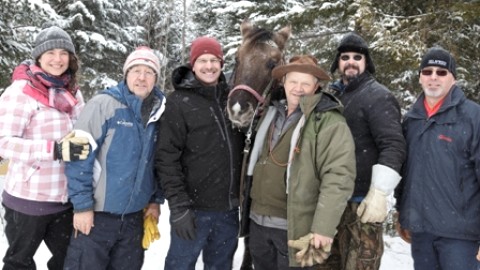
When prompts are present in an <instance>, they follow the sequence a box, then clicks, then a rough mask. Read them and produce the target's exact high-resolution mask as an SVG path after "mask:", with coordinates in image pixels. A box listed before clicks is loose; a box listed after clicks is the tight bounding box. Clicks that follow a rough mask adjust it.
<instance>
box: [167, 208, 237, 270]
mask: <svg viewBox="0 0 480 270" xmlns="http://www.w3.org/2000/svg"><path fill="white" fill-rule="evenodd" d="M238 218H239V217H238V209H235V210H231V211H228V212H208V211H198V210H195V225H196V229H197V238H196V239H195V240H192V241H189V240H184V239H182V238H180V237H178V236H177V234H176V233H175V231H173V230H172V231H171V232H170V237H171V241H170V248H169V249H168V253H167V258H166V259H165V270H195V263H196V262H197V259H198V256H199V255H200V252H201V251H203V256H202V258H203V264H204V269H205V270H224V269H232V262H233V255H234V254H235V250H236V249H237V244H238V239H237V235H238V229H239V221H238Z"/></svg>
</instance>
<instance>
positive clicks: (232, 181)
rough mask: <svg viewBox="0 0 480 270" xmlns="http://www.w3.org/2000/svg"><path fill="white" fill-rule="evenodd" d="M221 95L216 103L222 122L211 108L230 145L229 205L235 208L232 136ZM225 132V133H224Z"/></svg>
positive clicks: (230, 207) (228, 145)
mask: <svg viewBox="0 0 480 270" xmlns="http://www.w3.org/2000/svg"><path fill="white" fill-rule="evenodd" d="M216 89H217V90H218V87H216ZM220 96H221V94H219V96H218V97H217V98H216V101H217V102H216V103H217V107H218V111H219V112H220V117H221V120H222V123H220V121H219V119H218V118H217V115H216V114H215V111H214V109H213V108H212V107H210V109H211V110H212V112H213V115H214V116H215V121H216V122H217V123H218V125H219V128H220V131H221V132H222V135H223V136H224V137H223V139H224V140H225V141H226V142H227V147H228V156H229V163H230V181H229V188H228V190H229V195H228V206H229V210H231V209H233V203H232V197H231V195H230V194H233V193H232V189H233V183H234V182H235V179H234V174H233V170H234V169H233V146H232V142H231V140H230V137H229V136H228V132H227V128H228V126H227V121H226V120H225V115H224V114H223V113H221V112H222V111H223V110H222V106H221V104H222V102H221V99H220ZM221 124H223V126H224V128H225V129H222V127H221V126H222V125H221ZM223 132H224V133H223Z"/></svg>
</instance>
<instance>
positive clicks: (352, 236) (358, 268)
mask: <svg viewBox="0 0 480 270" xmlns="http://www.w3.org/2000/svg"><path fill="white" fill-rule="evenodd" d="M358 205H359V204H358V203H351V202H350V203H348V205H347V208H346V209H345V212H344V213H343V215H342V219H341V220H340V224H339V225H338V227H337V230H338V232H337V235H335V238H334V239H333V245H332V251H331V255H330V257H329V258H328V259H327V262H326V263H325V264H321V265H319V266H318V268H317V269H319V270H378V269H380V262H381V260H382V255H383V225H382V224H381V223H362V222H360V218H359V217H358V216H357V208H358Z"/></svg>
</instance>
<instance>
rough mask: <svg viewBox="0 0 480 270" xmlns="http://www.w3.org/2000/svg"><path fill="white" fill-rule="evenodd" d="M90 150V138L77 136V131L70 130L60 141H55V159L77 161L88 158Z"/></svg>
mask: <svg viewBox="0 0 480 270" xmlns="http://www.w3.org/2000/svg"><path fill="white" fill-rule="evenodd" d="M89 152H90V145H89V143H88V139H87V138H85V137H76V136H75V132H73V131H72V132H70V133H68V134H67V136H65V137H63V139H62V140H61V141H60V142H55V146H54V152H53V159H54V160H57V159H59V160H63V161H75V160H85V159H87V156H88V153H89Z"/></svg>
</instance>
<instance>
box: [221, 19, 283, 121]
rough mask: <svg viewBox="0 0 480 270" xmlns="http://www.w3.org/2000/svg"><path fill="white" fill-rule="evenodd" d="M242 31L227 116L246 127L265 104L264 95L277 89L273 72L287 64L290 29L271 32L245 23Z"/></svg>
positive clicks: (242, 25) (241, 28) (241, 27)
mask: <svg viewBox="0 0 480 270" xmlns="http://www.w3.org/2000/svg"><path fill="white" fill-rule="evenodd" d="M240 32H241V34H242V43H241V45H240V47H238V48H237V52H236V54H235V67H234V70H233V74H232V77H231V78H232V80H233V83H231V84H232V85H233V89H232V90H231V91H230V93H229V96H228V102H227V113H228V117H229V118H230V121H231V122H232V124H233V125H234V126H236V127H238V128H246V127H248V126H249V125H250V123H251V121H252V119H253V118H254V115H255V111H256V108H257V106H258V105H262V104H263V103H264V102H265V94H266V93H267V92H268V91H269V90H270V88H271V87H272V86H274V85H273V84H274V80H273V79H272V69H273V68H274V67H276V66H278V65H282V64H283V63H284V59H283V50H284V48H285V43H286V42H287V40H288V38H289V37H290V34H291V30H290V27H289V26H286V27H284V28H282V29H280V30H279V31H277V32H271V31H268V30H265V29H263V28H258V27H255V26H254V25H253V24H252V23H250V22H249V21H248V20H246V21H243V22H242V24H241V26H240Z"/></svg>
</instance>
